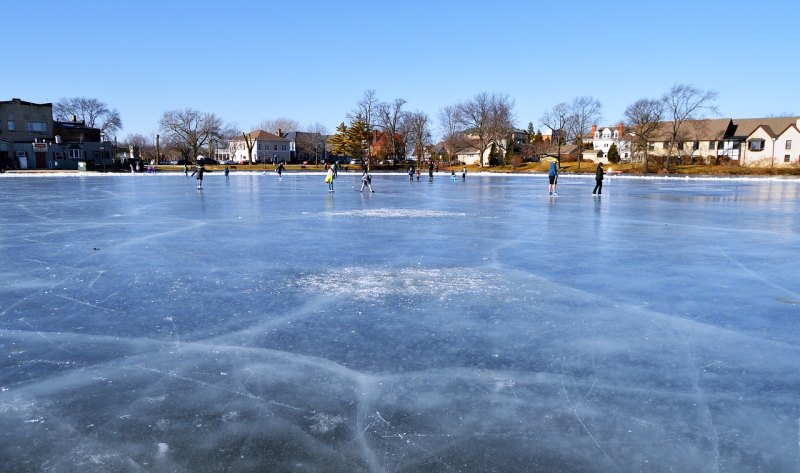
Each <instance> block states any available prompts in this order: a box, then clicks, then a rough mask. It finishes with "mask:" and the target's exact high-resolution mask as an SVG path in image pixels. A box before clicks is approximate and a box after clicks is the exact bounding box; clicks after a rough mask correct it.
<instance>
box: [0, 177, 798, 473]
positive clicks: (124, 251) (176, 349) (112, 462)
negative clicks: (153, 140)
mask: <svg viewBox="0 0 800 473" xmlns="http://www.w3.org/2000/svg"><path fill="white" fill-rule="evenodd" d="M194 182H195V181H194V179H192V178H186V177H184V176H183V175H182V174H181V175H157V176H146V175H139V176H130V175H123V176H85V177H61V178H54V177H25V178H20V177H10V176H8V175H3V176H0V197H1V198H2V204H1V205H0V258H2V259H0V261H2V265H0V274H1V275H2V285H0V465H3V466H2V471H3V472H6V473H7V472H34V471H48V472H51V471H52V472H78V471H79V472H82V473H86V472H140V471H147V472H151V471H153V472H187V473H189V472H191V473H195V472H217V471H237V472H326V473H330V472H341V473H345V472H387V473H389V472H392V473H411V472H491V471H497V472H539V471H541V472H564V473H567V472H598V473H599V472H755V471H763V472H773V473H774V472H797V471H798V470H800V368H798V367H799V366H800V270H798V262H797V261H798V260H797V255H798V254H800V181H796V180H724V179H717V180H714V179H710V180H700V179H626V178H612V179H610V180H606V182H605V187H604V195H603V196H602V197H601V198H597V197H593V196H592V195H591V190H592V187H593V185H594V181H593V179H591V177H582V178H569V177H567V176H564V177H562V179H561V183H560V184H559V189H558V191H559V194H560V195H559V196H558V197H549V196H548V195H547V183H546V177H543V176H536V177H531V176H519V177H516V176H515V177H508V176H505V177H503V176H494V177H481V176H475V175H469V176H468V177H467V180H466V181H465V182H462V181H461V180H460V178H459V179H458V180H457V181H455V182H451V181H450V180H449V179H448V178H447V176H445V175H439V176H437V177H436V179H435V180H434V181H433V182H428V181H427V177H426V176H424V175H423V177H422V179H421V181H420V182H411V183H409V182H408V179H407V178H406V177H405V176H403V175H393V176H388V175H387V176H384V175H376V176H375V178H374V180H373V185H374V187H375V190H376V193H374V194H368V193H363V194H362V193H359V192H357V190H358V186H359V181H358V176H357V175H356V174H352V173H350V174H344V173H340V175H339V179H337V180H336V182H335V189H336V192H334V193H332V194H331V193H328V192H327V187H326V184H325V183H323V182H322V176H321V175H297V174H288V175H287V174H285V175H284V178H283V179H282V180H278V179H277V177H276V176H275V175H274V174H270V175H232V176H231V178H230V181H227V182H226V181H225V179H224V178H223V177H222V176H221V173H211V174H207V175H206V179H205V182H204V186H203V187H204V189H203V190H202V191H198V190H196V189H195V184H194Z"/></svg>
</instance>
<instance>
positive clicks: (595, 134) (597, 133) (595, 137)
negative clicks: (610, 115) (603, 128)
mask: <svg viewBox="0 0 800 473" xmlns="http://www.w3.org/2000/svg"><path fill="white" fill-rule="evenodd" d="M599 138H600V132H599V131H596V132H594V139H599Z"/></svg>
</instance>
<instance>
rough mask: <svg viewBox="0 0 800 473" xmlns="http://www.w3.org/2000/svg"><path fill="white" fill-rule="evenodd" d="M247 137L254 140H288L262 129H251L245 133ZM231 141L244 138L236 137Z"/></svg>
mask: <svg viewBox="0 0 800 473" xmlns="http://www.w3.org/2000/svg"><path fill="white" fill-rule="evenodd" d="M247 137H248V138H249V139H251V140H255V141H286V142H288V141H289V140H287V139H286V138H281V137H280V136H278V135H276V134H274V133H270V132H268V131H264V130H253V131H251V132H250V133H248V134H247ZM231 141H244V139H243V138H236V139H235V140H231Z"/></svg>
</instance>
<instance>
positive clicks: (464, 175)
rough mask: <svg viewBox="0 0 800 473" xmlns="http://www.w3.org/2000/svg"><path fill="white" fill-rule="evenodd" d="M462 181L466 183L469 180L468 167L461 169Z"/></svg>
mask: <svg viewBox="0 0 800 473" xmlns="http://www.w3.org/2000/svg"><path fill="white" fill-rule="evenodd" d="M461 180H462V181H466V180H467V168H466V166H465V167H463V168H461Z"/></svg>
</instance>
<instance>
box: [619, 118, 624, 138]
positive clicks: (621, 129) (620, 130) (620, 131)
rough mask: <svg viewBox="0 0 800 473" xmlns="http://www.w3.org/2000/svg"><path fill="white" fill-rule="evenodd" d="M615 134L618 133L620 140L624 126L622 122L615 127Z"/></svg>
mask: <svg viewBox="0 0 800 473" xmlns="http://www.w3.org/2000/svg"><path fill="white" fill-rule="evenodd" d="M617 132H619V137H620V138H622V134H623V133H625V125H623V124H622V122H619V124H618V125H617Z"/></svg>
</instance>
